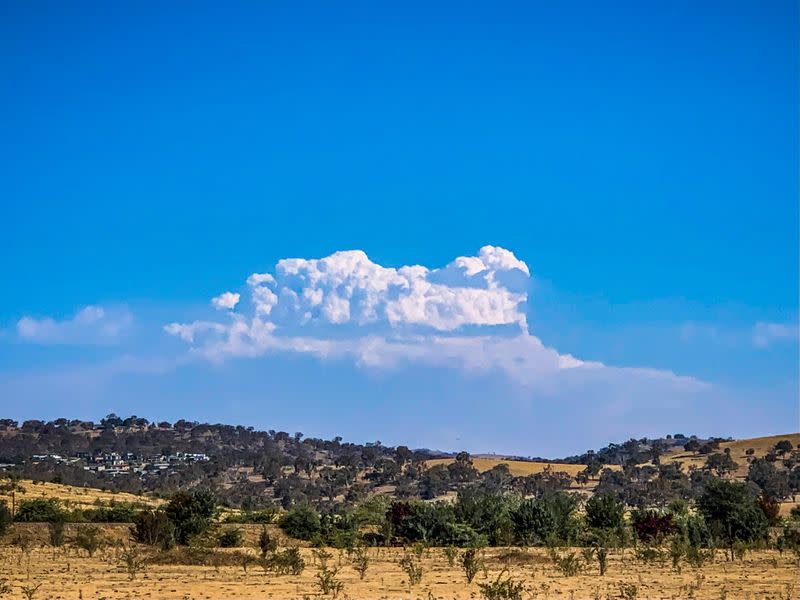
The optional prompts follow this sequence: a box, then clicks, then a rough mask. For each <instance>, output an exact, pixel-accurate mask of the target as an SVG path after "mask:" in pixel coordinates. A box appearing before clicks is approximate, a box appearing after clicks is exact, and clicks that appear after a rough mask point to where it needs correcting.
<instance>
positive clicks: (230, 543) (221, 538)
mask: <svg viewBox="0 0 800 600" xmlns="http://www.w3.org/2000/svg"><path fill="white" fill-rule="evenodd" d="M242 538H243V535H242V530H241V529H239V528H238V527H228V528H226V529H224V530H223V531H222V532H221V533H220V534H219V535H218V536H217V543H218V544H219V546H220V548H238V547H239V546H241V545H242Z"/></svg>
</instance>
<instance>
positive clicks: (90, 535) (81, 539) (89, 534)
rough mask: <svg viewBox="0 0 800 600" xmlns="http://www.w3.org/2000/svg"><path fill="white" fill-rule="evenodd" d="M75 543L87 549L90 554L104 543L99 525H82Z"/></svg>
mask: <svg viewBox="0 0 800 600" xmlns="http://www.w3.org/2000/svg"><path fill="white" fill-rule="evenodd" d="M75 545H76V546H78V548H80V549H82V550H86V552H87V553H88V554H89V556H90V557H91V556H94V553H95V552H96V551H97V550H98V549H99V548H100V547H101V546H102V545H103V538H102V536H101V534H100V528H99V527H94V526H92V527H81V528H80V529H79V530H78V533H77V534H76V535H75Z"/></svg>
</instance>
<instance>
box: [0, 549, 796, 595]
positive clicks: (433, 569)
mask: <svg viewBox="0 0 800 600" xmlns="http://www.w3.org/2000/svg"><path fill="white" fill-rule="evenodd" d="M143 550H144V549H143ZM574 551H575V552H578V551H577V550H574ZM118 552H119V551H118V550H117V549H114V548H107V549H105V550H102V551H100V552H99V553H97V554H95V556H94V557H93V558H91V559H90V558H88V557H87V556H86V555H85V553H82V554H79V553H78V552H77V551H76V550H73V549H69V550H66V551H62V550H60V551H58V552H57V553H54V552H53V550H52V549H49V548H46V547H37V548H34V549H33V550H32V552H31V553H30V554H29V555H27V556H26V555H24V554H22V553H21V551H20V550H19V549H16V548H12V547H8V546H5V547H0V578H5V579H7V580H8V583H9V585H10V586H11V587H12V590H13V593H12V594H11V597H14V598H16V597H21V588H22V586H28V585H36V584H42V585H41V588H40V589H39V591H38V594H37V595H36V597H37V598H50V599H72V598H86V599H87V600H88V599H90V598H106V599H108V600H112V599H113V600H122V599H128V598H154V599H165V600H171V599H190V600H211V599H217V598H237V599H238V598H242V599H256V598H257V599H260V600H263V599H267V598H274V599H281V600H289V599H298V600H299V599H300V598H303V597H304V596H312V597H320V596H317V594H318V591H319V590H318V588H317V587H316V574H317V572H318V571H317V567H316V566H315V565H314V564H313V563H314V557H313V554H312V551H311V550H310V549H302V550H301V552H302V554H303V557H304V558H305V560H306V563H307V567H306V569H305V571H304V572H303V574H302V575H300V576H291V575H287V576H276V575H273V574H264V572H263V571H262V570H261V568H259V567H258V566H257V565H251V566H250V567H249V569H248V571H247V572H246V573H245V572H244V570H243V569H242V568H241V567H238V566H220V567H219V568H218V569H215V568H214V567H213V566H180V565H151V566H149V567H148V568H147V570H146V572H144V573H143V574H140V575H138V576H137V577H136V579H134V580H132V581H131V580H129V579H128V576H127V573H126V572H125V569H124V568H123V567H122V566H121V564H120V561H119V555H118ZM248 552H250V553H252V554H253V556H255V550H254V549H249V550H248ZM329 552H330V553H331V554H332V558H331V559H330V561H329V564H330V565H332V566H338V567H339V572H338V574H337V578H338V579H339V580H340V581H341V582H342V583H343V584H344V589H343V591H342V593H341V594H340V596H339V597H340V598H357V599H359V600H394V599H400V598H403V599H408V598H436V599H447V600H450V599H458V600H467V599H470V598H479V597H480V589H479V584H480V583H485V582H486V581H489V580H493V579H494V578H496V577H497V576H498V575H499V574H500V572H501V571H502V570H503V569H504V568H506V567H507V568H508V570H509V573H510V575H511V576H512V577H513V578H515V579H517V580H520V581H523V582H524V584H525V585H526V587H527V591H526V593H525V594H524V596H523V597H525V598H531V599H539V600H544V599H546V598H555V599H558V598H563V599H564V600H567V599H569V598H574V599H576V600H586V599H591V598H601V599H602V600H607V599H612V598H619V597H621V596H620V586H621V585H622V584H627V585H631V586H635V587H636V590H637V596H636V597H637V598H639V599H647V600H660V599H664V600H677V599H680V600H683V599H685V598H690V597H691V598H695V599H697V600H712V599H713V600H718V599H719V598H721V597H725V596H723V590H724V592H725V593H726V594H727V598H731V599H734V598H735V599H738V598H742V599H745V598H752V599H753V600H755V599H757V598H758V599H761V598H772V599H774V600H777V599H779V598H780V599H785V598H794V597H796V596H794V595H793V593H794V592H793V589H794V588H793V586H796V585H797V563H796V559H794V558H793V557H792V556H790V555H789V554H785V555H783V556H779V555H778V553H777V552H773V551H759V552H754V553H750V554H748V555H747V556H746V557H745V559H744V560H743V561H742V562H735V563H729V562H725V561H724V560H723V559H722V558H721V556H718V557H717V559H716V560H715V562H714V563H713V564H708V565H706V566H705V567H703V568H702V569H699V570H698V569H692V568H689V567H684V568H683V570H682V572H681V573H677V572H675V571H673V570H672V569H671V568H670V567H669V566H668V564H648V565H643V564H642V563H639V562H636V561H635V560H634V559H633V556H632V552H631V551H626V552H625V553H624V554H619V553H618V554H612V555H611V556H610V557H609V566H608V572H607V573H606V575H605V576H604V577H600V576H599V574H598V571H597V566H596V564H590V565H588V566H587V567H585V568H584V569H583V570H582V572H581V573H580V574H579V575H576V576H573V577H564V576H562V575H561V574H560V573H559V572H558V571H557V570H556V569H555V568H554V567H553V565H552V563H551V561H550V560H549V559H548V558H547V555H546V553H545V551H544V550H543V549H541V548H535V549H527V550H526V549H513V550H510V549H506V548H494V549H489V550H487V551H486V560H487V564H488V579H487V578H486V577H485V576H484V575H483V574H482V573H479V574H478V575H477V577H476V578H475V580H474V581H473V583H472V584H467V582H466V579H465V578H464V575H463V573H462V571H461V569H460V568H458V566H455V567H450V566H448V563H447V559H446V558H445V556H444V553H443V552H442V551H441V550H439V549H431V550H429V551H427V552H426V553H425V554H424V555H423V557H422V561H421V564H422V569H423V576H422V581H421V582H420V583H419V584H418V585H416V586H413V587H412V588H409V585H408V583H407V578H406V576H405V574H404V573H403V571H402V570H401V569H400V567H399V565H398V559H399V557H400V556H401V554H402V550H401V549H397V548H390V549H377V548H372V549H370V550H369V552H368V554H369V559H370V563H369V568H368V570H367V572H366V577H365V578H364V580H363V581H362V580H360V579H359V577H358V574H357V573H356V571H355V570H354V569H353V567H352V566H351V564H350V562H349V560H348V559H347V555H346V554H345V553H340V552H339V551H337V550H332V549H331V550H329ZM502 557H505V560H504V559H503V558H502Z"/></svg>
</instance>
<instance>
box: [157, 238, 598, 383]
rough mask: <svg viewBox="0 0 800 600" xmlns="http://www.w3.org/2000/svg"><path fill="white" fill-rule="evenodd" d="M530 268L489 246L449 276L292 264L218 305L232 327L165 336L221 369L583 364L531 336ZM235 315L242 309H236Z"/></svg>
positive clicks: (337, 263)
mask: <svg viewBox="0 0 800 600" xmlns="http://www.w3.org/2000/svg"><path fill="white" fill-rule="evenodd" d="M529 283H530V270H529V268H528V265H526V264H525V263H524V262H523V261H521V260H519V259H518V258H517V257H515V256H514V254H513V253H512V252H510V251H508V250H505V249H503V248H498V247H495V246H484V247H483V248H481V249H480V251H479V252H478V254H477V256H460V257H458V258H456V259H455V260H453V261H452V262H451V263H449V264H448V265H446V266H445V267H443V268H439V269H429V268H427V267H423V266H420V265H413V266H403V267H399V268H393V267H384V266H381V265H379V264H376V263H375V262H373V261H371V260H370V259H369V257H368V256H367V255H366V254H365V253H364V252H362V251H360V250H349V251H342V252H335V253H333V254H331V255H330V256H326V257H324V258H319V259H304V258H287V259H283V260H280V261H278V263H277V264H276V265H275V269H274V272H273V273H253V274H252V275H250V277H248V278H247V287H246V288H245V289H246V290H247V291H248V292H249V298H248V301H247V302H245V303H244V305H241V304H239V299H240V296H239V294H236V293H233V292H225V293H223V294H221V295H219V296H217V297H216V298H214V299H212V304H213V305H214V306H215V307H216V308H218V309H226V310H227V315H228V316H227V319H226V320H225V321H219V320H216V319H215V320H206V321H195V322H192V323H170V324H169V325H167V326H166V327H165V330H166V331H167V332H168V333H170V334H172V335H175V336H178V337H180V338H181V339H182V340H184V341H186V342H188V343H190V344H192V345H193V347H194V350H195V351H196V352H199V353H201V354H204V355H206V356H208V357H209V358H212V359H215V360H221V359H224V358H225V357H227V356H258V355H260V354H263V353H265V352H268V351H284V352H286V351H289V352H302V353H310V354H314V355H317V356H321V357H336V356H340V357H347V356H349V357H353V358H355V360H356V361H357V362H358V363H359V364H362V365H370V366H387V365H394V364H397V363H399V362H401V361H424V362H428V363H435V364H446V365H449V364H455V365H458V366H462V367H467V368H469V369H481V368H484V369H485V368H495V367H497V368H500V369H503V370H506V371H509V372H514V373H517V374H519V373H521V372H524V373H526V374H531V373H541V372H544V371H558V370H561V369H570V368H574V367H578V366H582V365H585V364H586V363H584V362H582V361H580V360H578V359H576V358H574V357H572V356H570V355H560V354H558V353H557V352H556V351H554V350H552V349H549V348H545V347H544V346H543V345H542V343H541V342H540V341H539V340H538V339H537V338H535V337H533V336H531V335H529V334H528V331H527V321H526V318H525V307H526V303H527V299H528V295H527V290H528V287H529ZM234 309H235V310H234Z"/></svg>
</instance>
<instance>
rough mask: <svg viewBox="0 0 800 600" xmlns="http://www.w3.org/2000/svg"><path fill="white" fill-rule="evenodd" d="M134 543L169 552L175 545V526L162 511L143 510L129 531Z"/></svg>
mask: <svg viewBox="0 0 800 600" xmlns="http://www.w3.org/2000/svg"><path fill="white" fill-rule="evenodd" d="M130 533H131V537H132V538H133V539H134V541H136V542H138V543H140V544H147V545H148V546H158V547H160V548H161V549H162V550H169V549H170V548H172V546H174V545H175V525H173V523H172V521H170V519H169V517H168V516H167V514H166V513H165V512H164V511H163V510H143V511H141V512H140V513H138V514H137V515H136V517H135V518H134V521H133V525H132V526H131V529H130Z"/></svg>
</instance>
